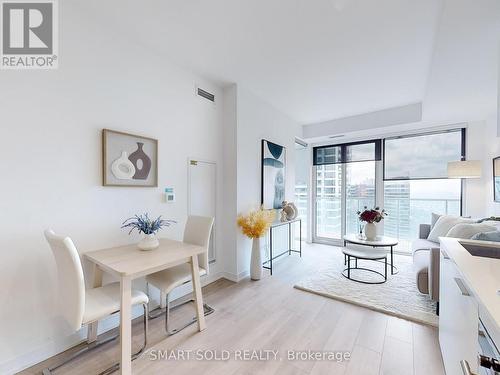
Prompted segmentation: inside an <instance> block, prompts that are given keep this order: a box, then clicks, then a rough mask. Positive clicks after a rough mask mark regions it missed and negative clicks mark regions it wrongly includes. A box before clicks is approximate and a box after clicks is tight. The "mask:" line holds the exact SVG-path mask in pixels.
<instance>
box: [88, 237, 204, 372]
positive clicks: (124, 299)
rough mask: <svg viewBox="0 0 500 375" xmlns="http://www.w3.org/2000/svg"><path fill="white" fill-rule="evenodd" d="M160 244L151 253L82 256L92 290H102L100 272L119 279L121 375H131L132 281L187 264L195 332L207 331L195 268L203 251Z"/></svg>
mask: <svg viewBox="0 0 500 375" xmlns="http://www.w3.org/2000/svg"><path fill="white" fill-rule="evenodd" d="M159 241H160V246H159V247H158V248H156V249H154V250H150V251H142V250H139V249H138V248H137V245H127V246H118V247H112V248H108V249H102V250H95V251H89V252H87V253H85V254H84V258H85V259H87V260H88V261H90V262H91V263H93V265H94V282H93V286H94V287H99V286H102V273H103V271H104V272H108V273H110V274H112V275H114V276H116V277H118V278H119V279H120V292H121V311H120V349H121V350H120V352H121V353H120V371H121V373H122V374H131V373H132V359H131V356H132V325H131V324H132V321H131V320H132V306H131V287H132V280H134V279H137V278H139V277H143V276H146V275H149V274H151V273H154V272H158V271H161V270H164V269H167V268H170V267H174V266H177V265H179V264H183V263H190V264H191V275H192V281H193V290H194V296H195V305H196V316H197V319H198V330H199V331H202V330H204V329H205V327H206V324H205V315H204V312H203V297H202V295H201V283H200V273H199V268H198V255H199V254H201V253H203V252H205V251H206V249H205V248H203V247H201V246H196V245H192V244H188V243H185V242H180V241H174V240H170V239H160V240H159ZM91 330H92V333H93V335H97V324H94V325H93V326H92V327H91Z"/></svg>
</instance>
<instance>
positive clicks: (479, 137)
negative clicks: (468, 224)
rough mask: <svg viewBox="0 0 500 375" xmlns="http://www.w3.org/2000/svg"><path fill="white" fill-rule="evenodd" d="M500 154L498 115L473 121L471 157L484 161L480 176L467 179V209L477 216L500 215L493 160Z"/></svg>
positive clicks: (468, 151)
mask: <svg viewBox="0 0 500 375" xmlns="http://www.w3.org/2000/svg"><path fill="white" fill-rule="evenodd" d="M497 156H500V138H498V137H497V123H496V117H495V116H493V117H490V118H489V119H487V120H485V121H476V122H470V123H469V126H468V130H467V158H468V159H470V160H481V161H482V167H483V174H482V177H481V178H480V179H470V180H466V182H465V212H466V214H467V215H470V216H472V217H477V218H483V217H487V216H500V203H496V202H494V201H493V161H492V159H493V158H495V157H497Z"/></svg>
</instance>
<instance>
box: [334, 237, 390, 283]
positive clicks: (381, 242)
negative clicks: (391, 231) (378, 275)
mask: <svg viewBox="0 0 500 375" xmlns="http://www.w3.org/2000/svg"><path fill="white" fill-rule="evenodd" d="M348 243H351V244H355V245H361V246H369V247H371V248H373V249H375V248H379V247H388V248H390V249H391V262H390V263H388V264H389V265H390V266H391V275H395V274H397V273H398V268H397V267H396V266H395V265H394V246H397V244H398V240H397V239H395V238H392V237H387V236H378V237H377V238H376V239H375V240H374V241H369V240H367V239H365V238H360V237H359V235H358V234H347V235H345V236H344V248H345V247H346V245H347V244H348ZM344 261H345V262H347V256H346V257H344Z"/></svg>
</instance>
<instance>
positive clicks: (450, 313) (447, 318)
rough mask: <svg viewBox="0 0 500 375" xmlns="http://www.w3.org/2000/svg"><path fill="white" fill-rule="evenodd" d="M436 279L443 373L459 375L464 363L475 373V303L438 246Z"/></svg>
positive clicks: (461, 278) (455, 268) (476, 307)
mask: <svg viewBox="0 0 500 375" xmlns="http://www.w3.org/2000/svg"><path fill="white" fill-rule="evenodd" d="M441 249H442V250H441V262H440V280H439V299H440V301H439V344H440V346H441V353H442V354H443V361H444V367H445V370H446V373H447V374H448V375H458V374H462V369H461V367H460V361H462V360H466V361H467V362H468V363H469V365H470V367H471V370H472V372H474V373H477V371H478V364H477V353H478V347H477V345H478V335H477V331H478V322H479V311H478V303H477V301H476V300H475V298H474V296H473V295H472V292H471V290H470V288H469V287H468V285H467V283H466V281H465V280H464V278H463V277H462V275H461V274H460V272H459V270H458V268H457V267H456V265H455V263H454V262H453V261H452V260H451V259H450V258H449V257H448V256H447V253H446V247H441Z"/></svg>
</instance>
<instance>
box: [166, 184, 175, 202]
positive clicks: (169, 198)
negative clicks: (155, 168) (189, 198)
mask: <svg viewBox="0 0 500 375" xmlns="http://www.w3.org/2000/svg"><path fill="white" fill-rule="evenodd" d="M165 202H166V203H173V202H175V193H174V188H173V187H168V188H165Z"/></svg>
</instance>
